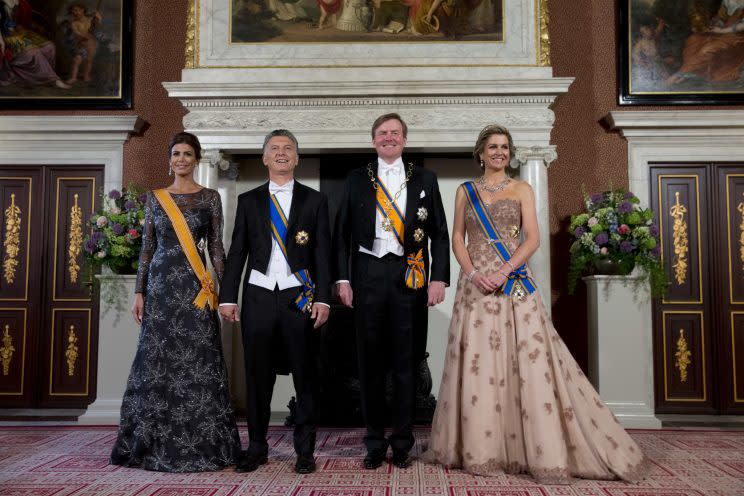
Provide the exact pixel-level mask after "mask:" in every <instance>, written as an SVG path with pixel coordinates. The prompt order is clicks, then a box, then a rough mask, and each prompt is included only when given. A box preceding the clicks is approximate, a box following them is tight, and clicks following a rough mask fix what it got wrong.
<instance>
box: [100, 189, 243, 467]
mask: <svg viewBox="0 0 744 496" xmlns="http://www.w3.org/2000/svg"><path fill="white" fill-rule="evenodd" d="M171 196H172V197H173V200H174V201H175V203H176V205H177V206H178V208H179V209H180V210H181V211H182V212H183V214H184V218H185V219H186V223H187V224H188V226H189V228H190V230H191V233H192V236H193V238H194V242H195V243H196V244H197V247H198V250H199V252H200V254H201V256H202V259H204V249H205V248H207V249H208V251H209V255H210V259H211V261H212V266H213V267H214V269H215V271H216V272H217V277H218V279H221V278H222V273H223V271H224V268H225V250H224V248H223V246H222V205H221V201H220V195H219V193H217V192H216V191H214V190H211V189H206V188H205V189H202V190H201V191H199V192H197V193H192V194H183V195H176V194H172V195H171ZM205 240H206V241H205ZM205 245H206V246H205ZM199 289H200V284H199V281H198V280H197V278H196V275H195V274H194V271H193V270H192V269H191V265H190V264H189V262H188V260H187V259H186V256H185V254H184V252H183V249H182V248H181V245H180V244H179V242H178V238H177V237H176V233H175V231H174V230H173V225H172V224H171V222H170V219H169V218H168V215H167V214H166V213H165V211H164V210H163V208H162V207H161V206H160V203H158V201H157V200H156V199H155V197H154V196H153V194H152V193H148V195H147V203H146V206H145V226H144V229H143V236H142V252H141V253H140V264H139V271H138V273H137V283H136V288H135V291H136V292H141V293H143V295H144V298H145V308H144V315H143V317H142V329H141V331H140V335H139V342H138V343H137V352H136V355H135V358H134V363H133V364H132V370H131V372H130V374H129V380H128V381H127V387H126V392H125V393H124V398H123V401H122V407H121V423H120V426H119V432H118V436H117V439H116V443H115V445H114V448H113V451H112V453H111V463H112V464H115V465H125V466H141V467H143V468H145V469H148V470H158V471H164V472H202V471H211V470H219V469H221V468H224V467H226V466H228V465H233V464H235V463H236V462H237V459H238V454H239V451H240V439H239V437H238V429H237V426H236V424H235V417H234V415H233V409H232V405H231V404H230V390H229V387H228V381H227V370H226V367H225V361H224V357H223V354H222V341H221V336H220V325H219V320H218V317H217V312H216V311H214V310H210V309H209V307H205V309H204V310H200V309H198V308H196V307H195V306H194V304H193V303H192V302H193V300H194V298H195V297H196V295H197V294H198V292H199Z"/></svg>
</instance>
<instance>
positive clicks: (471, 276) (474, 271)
mask: <svg viewBox="0 0 744 496" xmlns="http://www.w3.org/2000/svg"><path fill="white" fill-rule="evenodd" d="M476 272H478V269H473V270H471V271H470V273H469V274H468V275H467V279H468V282H470V281H471V280H472V279H473V276H474V275H475V273H476Z"/></svg>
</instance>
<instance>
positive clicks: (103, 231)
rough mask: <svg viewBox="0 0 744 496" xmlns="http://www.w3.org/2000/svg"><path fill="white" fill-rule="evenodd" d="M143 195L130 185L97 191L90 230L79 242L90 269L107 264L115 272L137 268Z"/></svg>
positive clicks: (143, 215) (143, 208) (128, 271)
mask: <svg viewBox="0 0 744 496" xmlns="http://www.w3.org/2000/svg"><path fill="white" fill-rule="evenodd" d="M146 199H147V197H146V194H145V193H144V192H143V190H142V189H141V188H138V187H136V186H132V185H130V186H129V187H128V188H123V189H122V190H121V191H118V190H115V189H114V190H111V191H110V192H108V193H107V194H103V195H101V202H100V205H101V208H100V210H99V211H98V212H95V213H93V216H92V217H91V219H90V224H89V225H90V234H89V235H88V236H87V237H86V238H85V242H84V243H83V250H84V253H85V261H86V265H87V266H88V267H89V268H90V269H91V270H95V269H97V268H99V267H101V266H107V267H109V268H110V269H111V270H112V271H113V272H114V273H117V274H133V273H135V272H136V271H137V265H138V259H139V253H140V249H141V248H142V228H143V226H144V219H145V201H146Z"/></svg>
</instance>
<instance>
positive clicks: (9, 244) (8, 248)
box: [3, 193, 21, 284]
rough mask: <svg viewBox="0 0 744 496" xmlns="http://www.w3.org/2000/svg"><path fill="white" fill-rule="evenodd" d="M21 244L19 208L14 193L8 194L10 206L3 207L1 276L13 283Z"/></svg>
mask: <svg viewBox="0 0 744 496" xmlns="http://www.w3.org/2000/svg"><path fill="white" fill-rule="evenodd" d="M20 246H21V209H20V208H18V206H17V205H16V204H15V193H13V194H11V195H10V206H9V207H8V208H6V209H5V239H4V240H3V247H4V248H5V257H4V258H3V277H5V282H7V283H8V284H13V281H14V280H15V273H16V269H17V268H18V253H19V252H20Z"/></svg>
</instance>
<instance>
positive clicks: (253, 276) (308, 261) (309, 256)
mask: <svg viewBox="0 0 744 496" xmlns="http://www.w3.org/2000/svg"><path fill="white" fill-rule="evenodd" d="M297 148H298V146H297V139H296V138H295V136H294V135H293V134H292V133H291V132H289V131H287V130H286V129H278V130H274V131H272V132H270V133H269V134H268V135H266V138H265V139H264V145H263V163H264V165H265V166H266V168H267V169H268V173H269V181H268V182H267V183H264V184H263V185H261V186H259V187H258V188H256V189H253V190H251V191H248V192H247V193H243V194H242V195H240V196H239V197H238V209H237V213H236V217H235V226H234V228H233V235H232V244H231V245H230V252H229V254H228V256H227V264H226V266H225V273H224V275H223V277H222V287H221V288H220V315H222V317H223V318H224V319H225V320H227V321H230V322H237V321H241V320H242V323H241V331H242V335H243V349H244V358H245V374H246V389H247V391H246V392H247V408H248V437H249V444H248V449H247V451H246V452H244V453H243V454H242V456H241V459H240V461H239V462H238V464H237V471H238V472H251V471H253V470H256V469H257V468H258V467H259V466H260V465H263V464H264V463H266V462H267V457H268V443H267V441H266V434H267V431H268V426H269V418H270V416H271V395H272V393H273V390H274V382H275V380H276V373H277V369H276V360H274V357H275V356H277V352H279V353H280V354H281V355H282V356H286V359H287V362H288V365H289V371H290V372H291V374H292V381H293V383H294V387H295V392H296V394H297V411H296V417H295V422H296V424H295V429H294V448H295V452H296V453H297V460H296V463H295V471H296V472H298V473H301V474H307V473H310V472H314V471H315V459H314V457H313V452H314V450H315V431H316V428H315V416H314V412H315V405H314V394H313V392H314V387H315V372H316V366H315V357H316V352H315V348H316V345H317V339H316V336H315V332H316V331H315V330H316V329H318V328H319V327H320V326H322V325H323V324H324V323H325V321H326V320H327V319H328V313H329V310H330V306H329V304H328V302H329V296H330V295H329V293H330V270H329V268H328V259H329V257H330V250H329V248H330V240H331V234H330V227H329V220H328V200H327V198H326V196H325V195H324V194H323V193H320V192H318V191H316V190H314V189H312V188H309V187H307V186H305V185H303V184H300V183H299V182H297V181H296V180H295V179H294V169H295V167H296V166H297V163H298V161H299V155H298V151H297ZM246 257H247V258H248V275H247V277H246V278H245V280H244V281H243V301H242V311H239V309H238V305H237V301H238V287H239V284H240V278H241V275H242V274H243V268H244V266H245V263H246ZM239 315H240V318H239V317H238V316H239ZM277 348H278V349H277Z"/></svg>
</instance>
